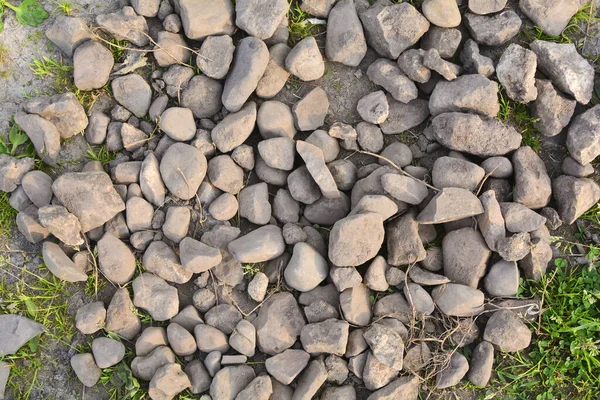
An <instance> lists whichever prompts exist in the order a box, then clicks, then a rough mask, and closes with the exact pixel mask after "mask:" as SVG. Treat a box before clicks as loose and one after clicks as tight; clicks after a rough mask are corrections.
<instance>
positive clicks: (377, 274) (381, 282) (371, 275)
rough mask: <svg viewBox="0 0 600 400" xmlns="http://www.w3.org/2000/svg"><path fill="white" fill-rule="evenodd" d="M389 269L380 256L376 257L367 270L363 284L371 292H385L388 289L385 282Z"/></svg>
mask: <svg viewBox="0 0 600 400" xmlns="http://www.w3.org/2000/svg"><path fill="white" fill-rule="evenodd" d="M389 268H390V266H389V264H388V263H387V262H386V261H385V258H383V257H382V256H377V257H375V259H373V261H372V262H371V264H370V265H369V268H368V269H367V271H366V273H365V276H364V283H365V285H367V287H368V288H369V289H371V290H376V291H379V292H385V291H386V290H388V288H389V284H388V282H387V280H386V272H387V270H388V269H389Z"/></svg>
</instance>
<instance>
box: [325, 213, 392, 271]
mask: <svg viewBox="0 0 600 400" xmlns="http://www.w3.org/2000/svg"><path fill="white" fill-rule="evenodd" d="M359 232H360V233H359ZM383 237H384V229H383V219H382V218H381V215H380V214H377V213H366V214H356V215H351V216H348V217H346V218H344V219H341V220H339V221H338V222H336V223H335V224H334V225H333V228H332V230H331V233H330V236H329V259H330V260H331V262H332V263H333V264H335V265H337V266H340V267H350V266H358V265H361V264H362V263H364V262H366V261H368V260H370V259H371V258H373V257H374V256H375V255H376V254H377V252H378V251H379V249H380V248H381V244H382V243H383ZM359 238H360V240H359ZM367 238H368V239H367Z"/></svg>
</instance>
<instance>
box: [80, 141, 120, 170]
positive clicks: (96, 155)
mask: <svg viewBox="0 0 600 400" xmlns="http://www.w3.org/2000/svg"><path fill="white" fill-rule="evenodd" d="M94 147H95V149H94ZM94 147H92V146H90V145H89V144H88V151H87V153H86V154H85V157H86V158H87V159H90V160H93V161H100V162H101V163H102V165H106V164H108V163H109V162H111V161H112V160H114V159H115V158H116V157H117V152H115V151H108V150H107V149H106V145H104V144H103V145H102V146H94Z"/></svg>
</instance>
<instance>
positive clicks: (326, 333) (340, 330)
mask: <svg viewBox="0 0 600 400" xmlns="http://www.w3.org/2000/svg"><path fill="white" fill-rule="evenodd" d="M348 329H349V325H348V322H346V321H341V320H337V319H329V320H327V321H323V322H318V323H315V324H307V325H305V326H304V327H303V328H302V332H301V333H300V341H301V342H302V347H303V348H304V350H305V351H306V352H307V353H310V354H319V353H327V354H336V355H338V356H341V355H344V353H345V352H346V344H347V343H348Z"/></svg>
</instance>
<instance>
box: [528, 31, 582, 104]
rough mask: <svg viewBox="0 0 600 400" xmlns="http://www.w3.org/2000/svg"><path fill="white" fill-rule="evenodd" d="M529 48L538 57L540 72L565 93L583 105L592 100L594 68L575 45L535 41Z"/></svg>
mask: <svg viewBox="0 0 600 400" xmlns="http://www.w3.org/2000/svg"><path fill="white" fill-rule="evenodd" d="M529 47H530V48H531V50H533V51H534V52H535V54H536V55H537V60H538V65H539V67H540V70H541V71H542V72H543V73H544V74H545V75H546V76H547V77H549V78H550V80H551V81H552V83H554V85H556V87H558V88H559V89H560V90H562V91H563V92H565V93H567V94H570V95H571V96H573V97H574V98H575V100H577V101H578V102H580V103H582V104H587V103H589V102H590V100H591V99H592V92H593V90H594V68H593V67H592V66H591V65H590V63H589V62H588V61H587V60H586V59H585V58H583V57H582V56H581V55H580V54H579V53H578V52H577V48H576V47H575V45H574V44H573V43H568V44H567V43H565V44H561V43H553V42H547V41H544V40H535V41H534V42H532V43H531V44H530V45H529Z"/></svg>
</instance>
